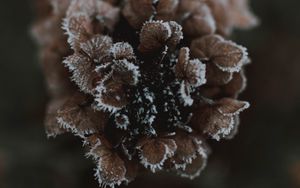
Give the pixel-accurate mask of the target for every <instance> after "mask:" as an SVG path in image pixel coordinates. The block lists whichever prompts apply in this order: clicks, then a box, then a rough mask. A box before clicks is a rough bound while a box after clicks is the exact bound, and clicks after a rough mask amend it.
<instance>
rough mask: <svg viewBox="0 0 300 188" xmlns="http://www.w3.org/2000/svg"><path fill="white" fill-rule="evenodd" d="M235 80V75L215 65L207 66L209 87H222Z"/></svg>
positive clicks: (208, 64)
mask: <svg viewBox="0 0 300 188" xmlns="http://www.w3.org/2000/svg"><path fill="white" fill-rule="evenodd" d="M232 78H233V73H231V72H224V71H222V70H220V69H219V68H218V67H217V66H216V65H215V64H213V63H207V64H206V80H207V85H210V86H222V85H225V84H228V83H229V82H230V81H231V80H232Z"/></svg>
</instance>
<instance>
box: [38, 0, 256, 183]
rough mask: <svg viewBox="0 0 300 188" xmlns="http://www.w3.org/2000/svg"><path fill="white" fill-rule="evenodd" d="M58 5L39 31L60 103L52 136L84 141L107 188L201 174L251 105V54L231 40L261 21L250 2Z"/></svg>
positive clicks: (115, 0) (84, 0) (74, 1)
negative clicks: (142, 175)
mask: <svg viewBox="0 0 300 188" xmlns="http://www.w3.org/2000/svg"><path fill="white" fill-rule="evenodd" d="M40 3H41V2H40ZM44 3H45V5H47V2H46V1H45V2H44ZM50 3H51V6H50V7H52V11H50V12H49V13H48V15H47V14H46V16H45V15H44V14H45V13H44V14H43V16H41V19H40V20H39V21H38V22H37V24H36V25H35V27H34V29H33V32H34V36H35V37H36V38H37V40H38V42H39V44H40V46H41V54H42V56H41V57H42V62H43V66H44V72H45V75H46V78H47V82H48V86H49V92H50V95H51V97H52V101H51V102H50V104H49V106H48V110H47V117H46V131H47V134H48V136H57V135H60V134H62V133H65V132H71V133H73V134H75V135H77V136H79V137H80V138H82V140H83V142H84V143H85V146H86V147H88V148H89V152H88V156H90V157H92V158H93V159H94V160H95V161H96V166H97V168H96V177H97V179H98V181H99V183H100V185H104V186H106V185H107V186H110V187H114V186H115V185H120V184H122V183H128V182H130V181H132V180H134V178H135V177H136V175H137V173H138V171H139V170H142V169H143V168H144V169H148V170H150V171H152V172H153V173H154V172H157V171H161V170H167V171H174V172H176V173H177V174H179V175H180V176H182V177H187V178H191V179H193V178H195V177H197V176H198V175H199V174H200V172H201V171H202V170H203V169H204V167H205V165H206V163H207V159H208V156H209V153H210V152H209V151H210V149H209V148H208V145H207V144H206V140H207V139H216V140H220V139H222V138H226V139H229V138H232V137H233V136H234V135H235V134H236V132H237V127H238V124H239V113H240V112H241V111H243V110H245V109H247V108H248V107H249V104H248V102H244V101H239V100H237V97H238V95H239V94H240V93H241V92H242V91H243V89H244V88H245V85H246V79H245V76H244V73H243V67H244V66H245V65H246V64H247V63H249V58H248V54H247V50H246V48H244V47H242V46H240V45H237V44H236V43H234V42H232V41H229V40H227V39H226V38H224V35H228V34H230V31H231V30H232V29H233V28H248V27H251V26H254V25H255V24H256V23H257V21H256V19H255V17H254V16H253V15H252V14H251V13H250V11H249V10H248V8H247V1H246V0H225V1H219V0H207V1H202V0H127V1H122V0H106V1H105V0H103V1H100V0H50ZM64 33H65V35H64Z"/></svg>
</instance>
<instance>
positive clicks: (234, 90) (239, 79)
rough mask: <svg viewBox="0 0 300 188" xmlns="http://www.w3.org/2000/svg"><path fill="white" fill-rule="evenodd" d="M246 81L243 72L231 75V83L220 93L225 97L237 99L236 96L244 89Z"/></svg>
mask: <svg viewBox="0 0 300 188" xmlns="http://www.w3.org/2000/svg"><path fill="white" fill-rule="evenodd" d="M246 85H247V79H246V77H245V75H244V71H240V72H238V73H233V77H232V79H231V81H230V82H229V83H228V84H226V85H224V86H223V87H222V93H223V94H224V96H226V97H232V98H237V97H238V95H239V94H240V93H241V92H242V91H243V90H244V89H245V87H246Z"/></svg>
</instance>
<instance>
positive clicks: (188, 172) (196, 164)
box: [177, 153, 207, 180]
mask: <svg viewBox="0 0 300 188" xmlns="http://www.w3.org/2000/svg"><path fill="white" fill-rule="evenodd" d="M206 164H207V154H206V153H203V155H199V156H197V158H196V159H194V160H193V162H192V163H191V164H187V165H186V167H185V168H184V169H177V173H178V174H179V175H180V176H181V177H184V178H189V179H191V180H192V179H195V178H196V177H198V176H200V173H201V172H202V171H203V169H204V168H205V167H206Z"/></svg>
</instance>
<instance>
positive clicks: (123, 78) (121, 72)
mask: <svg viewBox="0 0 300 188" xmlns="http://www.w3.org/2000/svg"><path fill="white" fill-rule="evenodd" d="M112 69H113V72H112V79H113V80H114V81H115V82H120V83H123V84H125V85H136V84H137V82H138V77H139V75H140V72H139V68H138V67H137V66H136V65H134V64H133V63H130V62H128V61H127V60H125V59H123V60H118V61H114V64H113V66H112Z"/></svg>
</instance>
